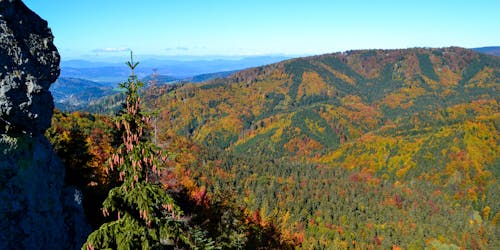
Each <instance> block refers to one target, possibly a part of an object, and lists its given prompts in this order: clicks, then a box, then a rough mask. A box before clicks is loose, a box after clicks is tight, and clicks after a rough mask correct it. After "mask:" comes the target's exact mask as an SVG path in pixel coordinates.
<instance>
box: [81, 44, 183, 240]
mask: <svg viewBox="0 0 500 250" xmlns="http://www.w3.org/2000/svg"><path fill="white" fill-rule="evenodd" d="M127 65H128V67H129V68H130V69H131V75H130V77H129V78H128V80H127V82H124V83H122V84H120V87H122V88H124V89H125V90H126V94H127V98H126V101H125V103H124V105H123V108H122V112H120V113H119V114H118V116H117V117H116V121H115V123H116V128H117V129H118V131H121V139H122V144H121V145H120V146H119V147H118V148H117V150H116V153H115V154H113V155H112V156H111V157H110V159H109V160H108V167H109V169H110V170H112V171H118V173H119V178H120V181H121V182H122V183H121V185H120V186H118V187H115V188H113V189H112V190H111V191H110V192H109V194H108V197H107V198H106V200H105V201H104V203H103V209H102V211H103V214H104V215H105V216H110V215H113V216H116V218H117V219H116V220H115V221H111V222H108V223H105V224H103V225H102V226H101V227H100V228H99V229H97V230H96V231H94V232H93V233H92V234H90V235H89V237H88V239H87V242H86V243H85V244H84V245H83V247H82V249H106V248H111V249H163V248H171V247H173V246H186V247H187V246H189V245H191V244H189V239H188V238H189V236H188V235H187V230H188V229H187V226H186V224H185V223H184V222H183V219H182V211H181V209H180V208H179V207H178V206H177V205H176V204H175V202H174V200H173V198H172V197H170V195H169V194H168V193H167V192H166V191H165V190H164V189H163V188H162V187H161V185H160V183H159V173H160V166H161V161H162V160H165V158H166V157H165V156H163V155H162V153H161V150H160V149H159V148H158V147H157V146H155V145H154V144H153V143H152V142H151V140H150V138H149V135H148V123H149V121H150V119H149V117H148V116H147V115H145V114H144V113H143V112H142V111H141V105H140V104H141V98H140V96H139V93H138V90H139V88H141V87H142V86H143V85H144V83H142V82H141V81H139V80H138V78H137V76H136V75H135V73H134V70H135V68H136V67H137V65H138V62H134V61H133V57H132V53H131V54H130V61H129V62H127Z"/></svg>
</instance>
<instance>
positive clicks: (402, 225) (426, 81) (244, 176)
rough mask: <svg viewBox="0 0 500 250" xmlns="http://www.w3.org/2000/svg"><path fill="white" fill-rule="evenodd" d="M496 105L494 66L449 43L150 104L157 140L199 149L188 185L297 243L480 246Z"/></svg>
mask: <svg viewBox="0 0 500 250" xmlns="http://www.w3.org/2000/svg"><path fill="white" fill-rule="evenodd" d="M499 99H500V60H499V59H498V57H493V56H488V55H485V54H480V53H477V52H474V51H472V50H467V49H462V48H457V47H451V48H443V49H423V48H415V49H408V50H364V51H348V52H344V53H335V54H328V55H321V56H314V57H308V58H298V59H292V60H288V61H284V62H281V63H278V64H272V65H268V66H263V67H258V68H252V69H248V70H244V71H240V72H237V73H235V74H233V75H231V76H229V77H227V78H225V79H217V80H213V81H210V82H207V83H204V84H201V85H200V84H192V85H185V86H183V87H182V88H179V89H176V90H174V91H172V92H169V93H168V94H164V95H162V96H161V97H159V98H154V99H150V101H151V104H152V105H151V106H155V105H156V107H157V108H158V109H159V110H160V112H159V119H158V123H157V127H158V131H159V137H160V138H163V139H166V138H170V137H172V136H183V137H186V138H188V140H192V141H193V142H194V143H195V144H198V145H202V146H204V147H205V149H206V150H207V151H209V152H204V153H202V154H201V156H200V157H201V158H204V159H203V160H202V161H201V162H203V163H204V166H203V168H202V170H200V167H199V166H197V167H196V168H195V171H196V170H197V171H200V178H199V182H200V183H201V184H200V185H203V183H208V184H213V183H214V182H217V183H219V184H218V185H221V186H229V187H230V188H232V189H234V190H235V191H236V194H237V195H238V196H239V197H240V198H241V201H242V202H243V201H244V202H245V203H246V204H248V205H249V206H251V207H252V208H254V209H255V210H256V211H258V212H259V213H260V216H261V217H263V218H268V217H273V216H274V217H276V218H280V219H281V220H282V223H283V225H284V227H285V228H288V230H289V231H290V232H291V233H294V234H296V236H297V237H299V238H301V239H302V244H303V246H304V247H310V246H313V245H318V244H319V245H329V244H333V242H335V244H340V245H345V246H356V247H360V248H365V247H368V246H373V245H375V246H376V245H383V246H387V247H392V246H393V245H394V246H402V247H408V246H410V245H415V246H421V247H423V246H428V245H430V244H450V245H456V246H460V247H465V248H475V247H479V248H482V247H486V248H491V246H498V244H499V242H498V239H497V237H494V235H498V234H499V232H500V231H499V228H498V225H497V224H496V222H497V220H498V219H499V218H500V213H499V211H500V204H499V202H498V195H499V194H500V186H499V182H498V178H499V177H500V171H498V169H500V157H499V156H500V152H499V151H500V148H499V140H500V136H499V128H500V113H499V104H498V102H499V101H500V100H499ZM153 104H155V105H153ZM209 173H210V174H209ZM208 184H207V186H210V185H208ZM218 185H216V186H218ZM414 232H419V233H418V234H414ZM412 235H413V236H412ZM472 235H474V236H472Z"/></svg>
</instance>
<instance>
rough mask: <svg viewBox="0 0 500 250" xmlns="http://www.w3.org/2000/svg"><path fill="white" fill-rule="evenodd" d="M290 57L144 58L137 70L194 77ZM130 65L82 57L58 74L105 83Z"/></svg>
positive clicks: (63, 66)
mask: <svg viewBox="0 0 500 250" xmlns="http://www.w3.org/2000/svg"><path fill="white" fill-rule="evenodd" d="M285 59H289V57H286V56H259V57H246V58H225V59H224V58H223V59H214V60H200V59H198V60H171V59H145V60H143V61H140V65H141V66H140V67H138V68H137V71H136V74H137V75H138V76H139V77H141V78H142V77H146V76H148V75H150V74H152V73H153V72H154V71H155V72H157V73H158V74H160V75H168V76H171V77H174V78H176V79H184V78H189V77H194V76H196V75H202V74H210V73H214V72H227V71H235V70H242V69H245V68H250V67H256V66H262V65H266V64H270V63H275V62H279V61H283V60H285ZM129 73H130V72H129V69H128V68H127V67H126V66H125V64H124V62H117V63H109V62H90V61H85V60H69V61H62V62H61V77H64V78H81V79H87V80H91V81H96V82H103V83H107V84H110V83H112V84H116V83H118V82H122V81H125V80H126V79H127V77H128V75H129Z"/></svg>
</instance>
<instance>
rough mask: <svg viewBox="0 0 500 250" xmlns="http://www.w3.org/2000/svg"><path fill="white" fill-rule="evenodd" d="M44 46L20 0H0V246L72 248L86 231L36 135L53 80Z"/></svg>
mask: <svg viewBox="0 0 500 250" xmlns="http://www.w3.org/2000/svg"><path fill="white" fill-rule="evenodd" d="M52 41H53V36H52V33H51V31H50V29H49V28H48V27H47V22H46V21H44V20H42V19H41V18H40V17H39V16H38V15H36V14H35V13H33V12H32V11H31V10H29V9H28V8H27V7H26V6H25V5H24V4H23V3H22V2H21V1H20V0H0V62H1V64H0V249H79V248H80V247H81V245H82V244H83V242H84V241H85V239H86V236H87V234H88V233H89V231H90V227H89V226H88V224H87V223H86V222H85V217H84V213H83V209H82V205H81V198H82V197H81V194H80V193H79V192H78V190H75V189H73V188H70V187H65V186H64V171H65V169H64V166H63V165H62V163H61V161H60V160H59V159H58V157H57V156H56V155H55V153H54V151H53V149H52V146H51V145H50V143H49V141H48V140H47V139H46V138H45V136H44V135H43V133H44V132H45V130H46V129H47V128H48V127H49V126H50V119H51V117H52V110H53V108H54V104H53V101H52V96H51V94H50V92H49V87H50V84H52V83H53V82H54V81H55V80H56V78H57V77H58V75H59V53H58V52H57V49H56V48H55V46H54V44H53V43H52Z"/></svg>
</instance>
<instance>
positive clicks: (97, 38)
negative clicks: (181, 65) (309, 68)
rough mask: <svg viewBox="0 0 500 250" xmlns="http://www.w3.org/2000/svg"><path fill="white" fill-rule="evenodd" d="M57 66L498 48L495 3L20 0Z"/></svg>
mask: <svg viewBox="0 0 500 250" xmlns="http://www.w3.org/2000/svg"><path fill="white" fill-rule="evenodd" d="M24 3H25V4H26V5H27V6H28V7H30V8H31V9H32V10H34V11H35V12H36V13H38V14H39V15H40V16H41V17H42V18H44V19H46V20H47V21H48V22H49V26H50V27H51V28H52V32H53V34H54V35H55V44H56V46H57V47H58V49H59V51H60V53H61V54H62V57H63V59H66V60H67V59H77V58H87V59H88V58H99V57H106V56H114V55H124V54H127V52H125V51H124V50H129V49H132V50H133V51H134V52H135V53H136V54H142V55H167V56H168V55H170V56H172V55H177V56H178V55H188V56H212V55H222V56H233V55H237V56H242V55H243V56H251V55H269V54H285V55H311V54H322V53H330V52H337V51H345V50H350V49H372V48H384V49H391V48H408V47H444V46H461V47H467V48H471V47H482V46H493V45H500V32H499V31H500V15H499V10H500V1H495V0H470V1H465V0H418V1H406V0H399V1H397V0H394V1H389V0H371V1H361V0H350V1H349V0H324V1H321V0H303V1H294V0H219V1H216V0H24Z"/></svg>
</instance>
